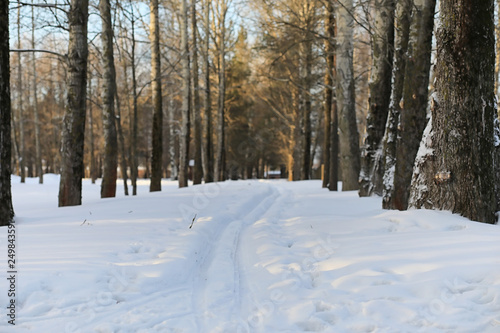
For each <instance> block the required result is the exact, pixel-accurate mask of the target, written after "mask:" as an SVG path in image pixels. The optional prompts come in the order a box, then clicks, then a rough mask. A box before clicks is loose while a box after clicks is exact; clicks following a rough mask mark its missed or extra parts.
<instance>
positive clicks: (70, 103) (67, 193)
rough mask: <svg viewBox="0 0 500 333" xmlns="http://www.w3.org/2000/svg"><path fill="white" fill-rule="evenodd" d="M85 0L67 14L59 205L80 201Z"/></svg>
mask: <svg viewBox="0 0 500 333" xmlns="http://www.w3.org/2000/svg"><path fill="white" fill-rule="evenodd" d="M87 21H88V0H72V1H71V3H70V9H69V14H68V23H69V45H68V72H67V87H68V90H67V100H66V104H67V106H66V113H65V115H64V119H63V126H62V127H63V128H62V148H61V159H62V161H61V165H62V169H61V180H60V184H59V206H75V205H81V203H82V178H83V176H84V172H83V153H84V150H83V146H84V136H85V110H86V99H87V57H88V44H87Z"/></svg>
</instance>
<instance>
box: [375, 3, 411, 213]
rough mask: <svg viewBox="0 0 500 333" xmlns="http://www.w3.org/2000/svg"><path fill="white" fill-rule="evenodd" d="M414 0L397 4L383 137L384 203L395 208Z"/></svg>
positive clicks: (389, 207)
mask: <svg viewBox="0 0 500 333" xmlns="http://www.w3.org/2000/svg"><path fill="white" fill-rule="evenodd" d="M412 10H413V0H402V1H398V2H397V4H396V15H395V41H394V48H395V52H394V68H393V70H392V82H393V83H392V94H391V102H390V105H389V115H388V116H387V123H386V127H385V134H384V139H383V149H384V189H383V194H382V197H383V199H382V207H383V208H384V209H393V207H394V206H393V191H394V170H395V168H396V143H397V136H398V125H399V115H400V113H401V107H400V102H401V99H402V98H403V86H404V80H405V68H406V52H407V50H408V40H409V37H410V20H411V12H412Z"/></svg>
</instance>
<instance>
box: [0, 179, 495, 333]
mask: <svg viewBox="0 0 500 333" xmlns="http://www.w3.org/2000/svg"><path fill="white" fill-rule="evenodd" d="M45 179H46V184H44V185H39V184H38V183H37V180H36V181H32V180H28V181H27V183H26V184H19V183H18V182H16V180H14V181H13V182H14V184H13V197H14V206H15V207H14V208H15V210H16V214H17V219H16V221H17V222H16V223H17V236H18V237H17V248H18V258H17V259H18V271H19V273H18V283H17V286H16V288H17V291H18V297H17V311H18V312H17V320H16V327H15V328H14V327H11V325H9V324H8V323H7V319H6V316H5V315H4V319H3V320H1V321H0V331H1V332H40V333H46V332H64V333H70V332H82V333H86V332H122V333H123V332H134V333H135V332H203V333H205V332H228V333H229V332H499V331H500V311H499V310H500V303H499V295H500V259H499V258H498V253H499V252H500V229H499V228H498V226H492V225H485V224H479V223H474V222H470V221H468V220H466V219H464V218H462V217H459V216H456V215H452V214H450V213H447V212H437V211H426V210H412V211H407V212H394V211H383V210H381V209H380V208H379V207H380V206H381V203H380V199H379V198H361V199H360V198H358V196H357V193H355V192H343V193H335V192H328V191H326V190H324V189H321V184H320V182H318V181H307V182H295V183H289V182H286V181H267V182H259V181H238V182H226V183H220V184H208V185H201V186H191V187H189V188H185V189H177V184H176V183H173V182H169V181H164V183H163V191H162V192H157V193H148V190H147V188H148V185H149V184H148V183H147V182H142V183H141V184H140V188H139V195H138V196H137V197H124V196H123V194H122V193H118V198H114V199H104V200H101V199H99V190H100V187H99V185H98V184H97V185H91V184H90V182H89V181H87V180H85V181H84V194H83V202H84V204H83V205H82V206H80V207H67V208H57V189H58V181H57V176H49V177H46V178H45ZM118 189H119V190H121V184H119V186H118ZM193 218H194V222H193ZM192 222H193V226H192V228H189V226H190V225H191V223H192ZM1 230H3V232H2V237H1V239H0V240H1V244H2V245H1V247H2V248H4V249H6V232H5V230H6V229H5V228H2V229H1ZM4 256H5V260H3V262H6V259H7V257H6V251H5V250H4ZM2 267H4V272H6V268H5V266H2ZM1 281H2V282H0V295H2V298H0V301H1V302H2V307H3V308H4V309H6V306H7V302H8V300H7V297H6V292H7V281H6V280H5V279H2V280H1ZM4 311H5V312H6V310H4Z"/></svg>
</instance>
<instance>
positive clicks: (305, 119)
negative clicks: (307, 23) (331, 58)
mask: <svg viewBox="0 0 500 333" xmlns="http://www.w3.org/2000/svg"><path fill="white" fill-rule="evenodd" d="M312 38H313V37H312V33H311V32H310V31H309V27H307V37H306V39H307V40H306V41H305V42H304V44H303V45H302V56H303V57H304V64H303V66H302V69H301V70H302V80H303V83H304V90H303V91H302V99H303V110H302V112H303V113H302V126H303V127H302V129H303V133H304V139H303V141H302V145H303V146H302V151H303V155H302V169H301V176H300V178H301V180H306V179H310V178H311V145H312V128H311V113H312V101H311V89H312V77H311V76H312V62H313V59H312V58H313V57H312Z"/></svg>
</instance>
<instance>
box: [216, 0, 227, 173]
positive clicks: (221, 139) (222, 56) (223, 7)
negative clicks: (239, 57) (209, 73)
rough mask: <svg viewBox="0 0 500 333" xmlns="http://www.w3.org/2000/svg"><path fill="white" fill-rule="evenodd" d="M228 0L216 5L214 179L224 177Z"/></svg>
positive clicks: (222, 0) (221, 0)
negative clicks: (216, 65)
mask: <svg viewBox="0 0 500 333" xmlns="http://www.w3.org/2000/svg"><path fill="white" fill-rule="evenodd" d="M229 3H230V1H228V0H219V1H218V6H217V17H218V30H219V32H218V33H219V43H218V44H219V45H218V46H219V50H218V51H219V99H218V103H217V145H216V157H215V165H214V180H215V181H216V182H217V181H223V180H225V179H226V170H225V163H224V162H225V158H226V142H225V112H224V111H225V106H226V38H227V29H226V17H227V11H228V4H229Z"/></svg>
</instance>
